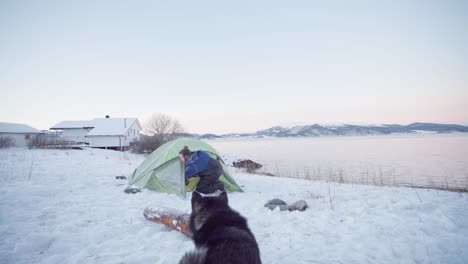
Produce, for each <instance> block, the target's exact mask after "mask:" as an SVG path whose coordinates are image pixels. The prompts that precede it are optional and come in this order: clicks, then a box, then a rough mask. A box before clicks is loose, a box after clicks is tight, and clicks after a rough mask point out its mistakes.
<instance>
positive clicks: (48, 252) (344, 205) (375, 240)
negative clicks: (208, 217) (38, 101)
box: [0, 149, 468, 263]
mask: <svg viewBox="0 0 468 264" xmlns="http://www.w3.org/2000/svg"><path fill="white" fill-rule="evenodd" d="M143 159H144V157H142V156H137V155H132V154H129V153H122V152H115V151H106V150H96V149H86V150H27V149H10V150H0V182H1V183H2V185H1V187H0V237H1V238H2V242H1V243H0V259H2V263H177V262H178V260H179V259H180V257H181V256H182V255H183V254H184V252H185V251H187V250H190V249H192V248H193V243H192V242H191V241H190V240H189V239H187V238H186V237H185V236H183V235H181V234H180V233H178V232H176V231H173V230H170V229H168V228H166V227H164V226H161V225H158V224H155V223H152V222H149V221H146V220H145V219H144V217H143V215H142V214H143V210H144V209H145V208H146V207H158V206H160V207H170V208H176V209H178V210H181V211H184V212H187V213H189V212H190V195H188V197H187V198H186V199H181V198H179V197H177V196H175V195H169V194H163V193H156V192H152V191H148V190H143V191H142V192H141V193H137V194H125V193H124V192H123V189H124V187H125V185H126V182H125V181H121V180H116V179H115V176H118V175H128V174H129V173H131V172H132V171H133V170H134V169H135V168H136V167H137V166H138V165H139V164H140V163H141V162H142V161H143ZM233 177H234V178H235V180H236V181H237V182H238V183H239V184H240V185H241V186H242V188H243V189H244V190H245V192H244V193H230V194H229V200H230V201H229V203H230V205H231V206H232V207H233V208H234V209H235V210H238V211H239V212H240V213H241V214H243V215H244V216H245V217H246V218H247V219H248V221H249V226H250V227H251V229H252V231H253V233H254V234H255V236H256V238H257V241H258V243H259V246H260V250H261V254H262V260H263V262H264V263H343V262H346V263H365V262H371V263H429V262H432V263H466V261H467V260H468V252H466V250H465V248H466V245H468V221H466V219H468V194H466V193H454V192H446V191H439V190H428V189H415V188H414V189H412V188H404V187H375V186H365V185H355V184H354V185H349V184H339V183H332V182H330V183H326V182H314V181H309V180H301V179H291V178H282V177H268V176H258V175H251V174H245V173H241V172H238V171H236V172H234V173H233ZM272 198H280V199H283V200H284V201H286V202H288V203H289V202H294V201H296V200H299V199H303V200H305V201H307V203H308V204H309V209H308V210H306V211H305V212H280V211H278V210H274V211H270V210H268V209H267V208H265V207H264V206H263V205H264V204H265V202H266V201H267V200H269V199H272Z"/></svg>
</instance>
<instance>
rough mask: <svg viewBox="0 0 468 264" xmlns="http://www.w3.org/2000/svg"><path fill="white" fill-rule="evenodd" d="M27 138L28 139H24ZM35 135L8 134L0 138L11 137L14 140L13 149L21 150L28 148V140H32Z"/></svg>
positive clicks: (3, 134)
mask: <svg viewBox="0 0 468 264" xmlns="http://www.w3.org/2000/svg"><path fill="white" fill-rule="evenodd" d="M27 136H29V139H26V137H27ZM35 136H36V135H35V134H9V133H2V134H1V135H0V137H11V138H13V139H14V140H15V147H18V148H23V147H27V146H28V142H29V140H32V139H33V138H34V137H35Z"/></svg>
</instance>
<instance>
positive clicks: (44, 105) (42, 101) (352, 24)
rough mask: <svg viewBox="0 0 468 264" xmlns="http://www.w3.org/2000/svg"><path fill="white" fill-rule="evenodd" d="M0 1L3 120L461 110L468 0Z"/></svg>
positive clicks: (281, 117) (253, 122)
mask: <svg viewBox="0 0 468 264" xmlns="http://www.w3.org/2000/svg"><path fill="white" fill-rule="evenodd" d="M229 2H230V3H227V1H82V0H80V1H16V0H14V1H5V0H2V1H0V92H1V93H0V96H1V98H2V100H1V106H0V122H16V123H27V124H29V125H32V126H34V127H36V128H38V129H48V128H50V127H51V126H53V125H54V124H55V123H58V122H60V121H63V120H86V119H92V118H95V117H104V116H105V115H106V114H109V115H110V116H111V117H138V118H139V119H140V121H142V123H143V122H144V121H145V120H146V119H147V118H148V117H149V116H150V115H151V114H152V113H155V112H159V113H165V114H168V115H170V116H173V117H175V118H177V119H179V120H180V121H181V122H182V124H183V125H184V126H185V127H186V129H187V130H188V131H189V132H192V133H225V132H254V131H257V130H260V129H265V128H268V127H271V126H273V125H278V124H286V123H315V122H327V123H330V122H332V123H333V122H365V123H400V124H407V123H410V122H414V121H425V122H439V123H464V124H466V123H468V29H467V28H468V27H467V25H468V4H467V3H468V1H449V0H446V1H429V0H423V1H380V0H379V1H348V0H346V1H310V0H308V1H271V0H268V1H239V0H236V1H229Z"/></svg>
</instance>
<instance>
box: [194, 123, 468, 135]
mask: <svg viewBox="0 0 468 264" xmlns="http://www.w3.org/2000/svg"><path fill="white" fill-rule="evenodd" d="M452 132H468V127H467V126H462V125H455V124H434V123H412V124H410V125H406V126H405V125H397V124H382V125H351V124H339V125H324V124H313V125H302V126H292V127H282V126H274V127H272V128H269V129H265V130H260V131H257V132H255V133H229V134H222V135H215V134H203V135H201V134H192V135H193V136H194V137H196V138H200V139H217V138H239V137H255V138H262V137H322V136H368V135H389V134H403V133H405V134H415V133H452Z"/></svg>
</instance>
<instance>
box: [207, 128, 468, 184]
mask: <svg viewBox="0 0 468 264" xmlns="http://www.w3.org/2000/svg"><path fill="white" fill-rule="evenodd" d="M209 143H210V144H211V145H212V146H214V147H215V148H216V149H217V150H218V151H220V152H222V153H224V154H226V155H229V156H235V157H240V158H249V159H252V160H254V161H257V162H259V163H261V164H263V165H264V167H263V168H262V170H261V171H262V172H268V173H272V174H274V175H277V176H283V177H298V178H308V179H312V180H329V181H338V182H347V183H362V184H377V185H408V186H412V185H414V186H430V187H443V188H446V187H449V188H464V189H468V134H419V135H390V136H369V137H320V138H275V139H232V140H210V141H209Z"/></svg>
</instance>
